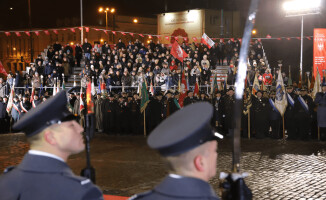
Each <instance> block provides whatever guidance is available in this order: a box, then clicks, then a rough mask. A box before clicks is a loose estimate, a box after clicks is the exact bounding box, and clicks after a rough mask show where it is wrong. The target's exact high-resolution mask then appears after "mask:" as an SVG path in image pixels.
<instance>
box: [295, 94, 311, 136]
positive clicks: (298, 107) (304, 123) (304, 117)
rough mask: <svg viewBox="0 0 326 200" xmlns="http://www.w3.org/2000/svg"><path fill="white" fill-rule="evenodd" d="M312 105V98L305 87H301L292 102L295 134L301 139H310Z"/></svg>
mask: <svg viewBox="0 0 326 200" xmlns="http://www.w3.org/2000/svg"><path fill="white" fill-rule="evenodd" d="M313 107H314V103H313V100H312V98H311V97H310V96H308V93H307V89H306V88H302V89H301V91H300V95H299V96H298V97H297V101H296V102H295V104H294V110H295V114H294V120H295V124H296V128H297V131H296V134H297V136H298V137H299V138H300V139H302V140H308V139H310V135H309V132H310V126H311V121H312V111H313Z"/></svg>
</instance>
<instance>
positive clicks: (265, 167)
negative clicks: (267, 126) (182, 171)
mask: <svg viewBox="0 0 326 200" xmlns="http://www.w3.org/2000/svg"><path fill="white" fill-rule="evenodd" d="M231 147H232V146H231V141H230V140H228V139H227V140H225V141H223V142H220V143H219V157H218V163H217V169H218V172H220V171H224V172H227V171H229V169H230V168H231ZM27 150H28V145H27V144H26V142H25V139H24V136H23V135H20V134H8V135H0V170H3V169H4V168H5V166H9V165H17V164H18V163H19V162H20V160H21V159H22V157H23V155H24V154H25V152H26V151H27ZM242 150H243V151H242V158H241V162H242V169H243V171H246V172H249V173H250V174H251V176H249V177H248V178H246V182H247V184H248V186H249V187H250V188H251V189H252V191H253V194H254V199H326V192H325V189H326V143H325V142H317V141H309V142H302V141H287V142H286V143H282V142H281V141H276V140H270V139H265V140H255V139H252V140H248V139H245V140H242ZM91 153H92V164H93V166H94V167H95V168H96V176H97V180H96V184H97V185H99V186H100V187H101V188H102V190H103V191H104V193H107V194H115V195H121V196H130V195H132V194H134V193H139V192H143V191H146V190H148V189H150V188H152V187H153V186H154V185H156V184H157V183H159V182H160V180H162V178H163V177H164V176H165V175H166V172H165V170H164V164H163V162H162V161H161V160H160V157H159V155H158V154H157V153H156V152H154V151H152V150H150V149H149V148H148V147H147V145H146V140H145V138H144V137H142V136H106V135H103V134H102V135H97V136H96V137H95V138H94V140H93V141H92V144H91ZM85 162H86V161H85V159H84V153H81V154H79V155H75V156H72V157H71V158H70V159H69V161H68V164H69V165H70V166H71V167H72V169H73V170H74V172H75V173H77V174H79V173H80V171H81V169H82V168H84V167H85V165H86V164H85ZM211 183H212V185H213V187H214V189H215V190H216V192H217V193H218V192H219V189H218V185H219V180H218V178H217V177H216V178H214V179H213V180H211Z"/></svg>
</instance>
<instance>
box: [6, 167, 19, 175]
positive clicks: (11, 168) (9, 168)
mask: <svg viewBox="0 0 326 200" xmlns="http://www.w3.org/2000/svg"><path fill="white" fill-rule="evenodd" d="M15 168H16V166H9V167H7V168H6V169H5V170H3V173H4V174H6V173H8V172H10V171H11V170H13V169H15Z"/></svg>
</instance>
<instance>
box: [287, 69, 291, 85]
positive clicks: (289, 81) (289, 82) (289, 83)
mask: <svg viewBox="0 0 326 200" xmlns="http://www.w3.org/2000/svg"><path fill="white" fill-rule="evenodd" d="M288 85H292V78H291V66H289V80H288Z"/></svg>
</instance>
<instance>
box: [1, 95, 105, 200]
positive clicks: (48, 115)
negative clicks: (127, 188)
mask: <svg viewBox="0 0 326 200" xmlns="http://www.w3.org/2000/svg"><path fill="white" fill-rule="evenodd" d="M13 129H14V130H17V131H22V132H24V133H25V135H26V137H27V140H28V141H29V143H30V150H29V151H28V153H27V154H26V155H25V156H24V159H23V160H22V162H21V163H20V164H19V165H18V166H17V167H10V168H7V169H6V170H5V173H4V174H3V175H2V176H1V177H0V191H1V199H21V200H25V199H26V200H27V199H34V200H41V199H46V198H51V199H61V200H68V199H69V200H70V199H99V200H100V199H103V195H102V192H101V190H100V189H99V188H98V187H96V186H95V185H94V184H93V183H92V182H91V180H89V179H87V178H84V177H80V176H76V175H75V174H74V173H73V172H72V171H71V169H70V168H69V166H68V165H67V163H66V162H67V159H68V157H69V156H70V155H73V154H77V153H80V152H82V151H83V150H84V149H85V144H84V139H83V135H82V133H83V131H84V129H83V128H82V127H81V126H80V125H79V124H78V123H77V122H76V121H75V120H73V115H72V113H70V112H69V111H68V109H67V95H66V92H65V91H61V92H59V93H58V94H57V95H56V96H54V97H52V98H50V99H49V100H47V101H46V102H44V103H42V104H41V105H39V106H38V107H36V108H33V109H32V110H30V111H29V112H28V113H27V114H25V115H24V117H22V118H21V119H20V120H19V121H18V122H17V123H16V124H15V125H14V126H13Z"/></svg>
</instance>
